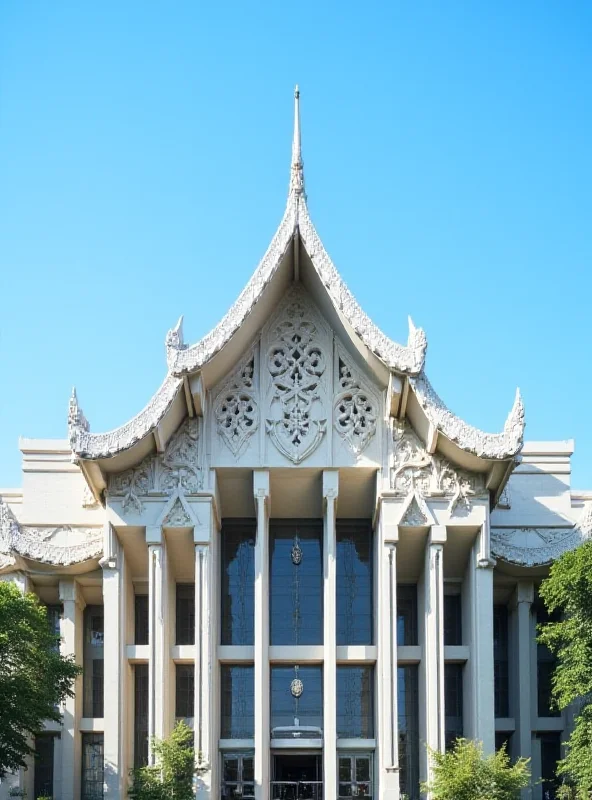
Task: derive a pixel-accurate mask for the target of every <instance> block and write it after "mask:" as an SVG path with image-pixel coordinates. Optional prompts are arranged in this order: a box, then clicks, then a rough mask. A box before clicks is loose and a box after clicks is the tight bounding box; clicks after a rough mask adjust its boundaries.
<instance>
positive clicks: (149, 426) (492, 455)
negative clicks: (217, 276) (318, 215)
mask: <svg viewBox="0 0 592 800" xmlns="http://www.w3.org/2000/svg"><path fill="white" fill-rule="evenodd" d="M299 98H300V93H299V91H298V87H297V88H296V91H295V95H294V105H295V108H294V137H293V145H292V163H291V170H290V185H289V191H288V200H287V204H286V209H285V211H284V215H283V217H282V220H281V222H280V224H279V227H278V229H277V231H276V233H275V235H274V237H273V239H272V241H271V244H270V245H269V247H268V249H267V251H266V253H265V255H264V256H263V258H262V260H261V262H260V263H259V266H258V267H257V269H256V270H255V272H254V273H253V275H252V277H251V279H250V281H249V282H248V284H247V285H246V286H245V288H244V289H243V291H242V292H241V294H240V295H239V297H238V299H237V301H236V302H235V304H234V305H233V306H232V307H231V309H230V310H229V311H228V313H227V314H226V316H225V317H224V318H223V319H222V320H221V322H220V323H219V324H218V325H217V326H216V327H215V328H214V329H213V330H211V331H210V332H209V333H208V334H207V335H206V336H204V337H203V338H202V339H200V340H199V341H198V342H197V343H196V344H193V345H187V344H186V343H185V342H184V340H183V329H182V318H181V319H180V320H179V322H178V323H177V325H176V326H175V327H174V328H172V329H171V330H170V331H169V332H168V334H167V336H166V356H167V366H168V372H167V376H166V378H165V380H164V382H163V383H162V385H161V386H160V388H159V389H158V390H157V392H156V394H155V395H154V396H153V397H152V399H151V400H150V402H149V403H148V405H147V406H146V407H145V408H144V409H143V410H142V411H141V412H140V413H139V414H138V415H137V416H136V417H134V418H133V419H131V420H130V421H129V422H127V423H126V424H125V425H123V426H121V427H120V428H116V429H115V430H112V431H110V432H108V433H98V434H95V433H91V432H90V428H89V425H88V423H87V421H86V419H85V418H84V415H83V414H82V412H81V410H80V407H79V405H78V401H77V398H76V393H75V392H73V395H72V398H71V400H70V408H69V417H68V422H69V439H70V443H71V447H72V452H73V454H74V456H75V457H76V458H78V459H82V460H97V459H105V458H111V457H113V456H115V455H118V454H119V453H122V452H124V451H126V450H128V449H129V448H131V447H133V446H134V445H136V444H137V443H138V442H141V441H142V440H143V439H145V437H147V436H148V435H149V434H150V433H151V432H154V431H155V430H156V429H157V427H158V426H159V425H160V424H161V422H162V421H163V420H164V418H165V416H166V415H167V413H168V412H169V409H171V408H172V407H173V405H174V404H175V403H176V402H177V401H178V400H179V398H181V399H182V395H183V392H184V390H185V391H188V388H187V377H188V376H189V375H192V374H196V373H198V372H199V371H200V370H202V369H203V368H204V367H206V366H207V365H208V364H210V363H211V362H212V360H213V358H214V356H215V355H216V354H217V353H219V352H220V351H221V350H222V349H223V348H224V347H226V346H227V345H230V342H231V340H232V339H233V337H234V335H235V334H236V333H237V331H238V330H239V329H240V328H241V327H242V326H243V324H245V322H246V321H247V320H248V319H249V318H250V317H251V316H253V315H254V312H255V309H256V307H257V305H258V303H259V301H260V300H261V298H262V296H263V294H264V292H265V290H266V288H267V287H269V286H270V284H271V282H272V279H273V278H274V276H275V275H276V274H277V273H278V271H279V270H280V267H281V265H282V264H283V263H284V262H285V259H286V257H287V254H288V253H289V251H290V248H291V245H292V244H293V243H294V242H296V244H297V245H298V247H300V246H302V247H303V248H304V251H305V253H306V255H307V256H308V260H309V261H310V263H311V264H312V266H313V268H314V271H315V273H316V275H317V276H318V278H319V280H320V284H321V285H322V287H323V289H324V291H325V292H326V295H327V297H328V298H329V301H330V304H331V306H332V307H333V309H334V310H335V312H336V314H337V315H338V317H339V318H340V319H341V320H342V321H343V323H344V324H345V325H346V326H347V327H349V329H351V330H352V331H353V332H354V334H355V335H356V336H357V337H358V338H359V340H360V342H361V343H362V344H363V346H364V347H365V348H367V350H368V351H369V353H370V354H372V355H373V356H374V357H375V358H377V359H378V360H379V361H380V362H381V363H382V364H383V365H384V367H386V368H387V370H388V371H390V372H391V373H392V374H393V375H394V376H396V377H397V378H398V379H399V380H400V381H402V383H401V385H402V386H403V388H404V392H405V393H406V394H405V397H407V393H408V394H411V393H413V395H414V396H415V397H416V400H417V405H418V407H420V408H421V409H422V411H423V413H424V415H425V418H426V420H427V423H428V425H429V430H430V435H431V438H432V439H433V446H434V447H435V443H436V440H437V434H438V432H440V433H441V434H442V435H443V436H444V437H445V438H446V439H448V440H449V441H450V442H452V443H453V444H454V445H455V446H456V447H457V448H459V449H460V450H463V451H465V452H466V453H467V454H471V455H473V456H477V457H479V458H481V457H482V458H485V459H493V460H505V459H508V458H511V457H512V456H514V455H515V454H516V453H517V452H518V451H519V449H520V447H521V445H522V435H523V430H524V409H523V406H522V401H521V399H520V395H519V393H517V395H516V401H515V403H514V406H513V408H512V411H511V412H510V415H509V417H508V419H507V421H506V424H505V426H504V430H503V432H501V433H499V434H487V433H484V432H482V431H480V430H478V429H477V428H474V427H473V426H471V425H469V424H468V423H465V422H463V421H462V420H460V419H459V418H458V417H455V416H454V414H452V412H451V411H449V409H448V408H446V406H445V405H444V403H443V402H442V401H441V400H440V398H439V397H438V395H437V394H436V393H435V392H434V390H433V389H432V387H431V385H430V383H429V381H428V380H427V377H426V376H425V373H424V371H423V370H424V361H425V353H426V348H427V341H426V336H425V334H424V332H423V330H422V329H421V328H416V327H415V326H414V325H413V322H412V321H411V319H409V336H408V340H407V344H406V345H401V344H398V343H397V342H394V341H393V340H392V339H390V338H389V337H388V336H387V335H386V334H385V333H383V332H382V331H381V330H380V329H379V328H378V327H377V326H376V325H375V324H374V323H373V322H372V320H371V319H370V318H369V317H368V316H367V314H365V313H364V311H363V310H362V309H361V308H360V306H359V305H358V303H357V301H356V299H355V298H354V296H353V295H352V293H351V292H350V291H349V289H348V288H347V286H346V284H345V283H344V281H343V280H342V278H341V277H340V275H339V273H338V272H337V269H336V268H335V266H334V264H333V262H332V261H331V259H330V257H329V255H328V253H327V251H326V250H325V248H324V246H323V243H322V242H321V240H320V238H319V235H318V234H317V232H316V230H315V227H314V225H313V223H312V220H311V218H310V215H309V211H308V206H307V198H306V191H305V183H304V168H303V162H302V149H301V136H300V100H299ZM401 396H403V392H402V395H401ZM406 404H407V401H405V405H406ZM402 406H403V401H402V400H401V403H400V408H401V407H402ZM403 413H405V412H404V408H403Z"/></svg>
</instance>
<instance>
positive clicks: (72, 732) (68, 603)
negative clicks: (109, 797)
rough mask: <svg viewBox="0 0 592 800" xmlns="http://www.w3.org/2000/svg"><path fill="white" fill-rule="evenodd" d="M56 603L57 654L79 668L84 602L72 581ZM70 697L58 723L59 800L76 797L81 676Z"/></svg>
mask: <svg viewBox="0 0 592 800" xmlns="http://www.w3.org/2000/svg"><path fill="white" fill-rule="evenodd" d="M59 593H60V602H61V603H62V605H63V613H62V618H61V620H60V636H61V637H62V642H61V652H62V653H63V654H64V655H73V656H74V659H75V661H76V663H77V664H80V665H82V653H83V643H84V630H83V623H84V621H83V616H82V612H83V611H84V607H85V605H86V604H85V602H84V599H83V597H82V594H81V593H80V589H79V587H78V584H77V583H76V581H74V580H67V581H60V584H59ZM74 688H75V694H74V697H68V698H66V701H65V703H64V718H63V722H62V735H61V752H62V794H61V797H62V800H77V798H78V797H80V773H81V762H80V732H79V731H80V719H81V717H82V697H83V685H82V676H79V677H78V678H77V679H76V682H75V685H74Z"/></svg>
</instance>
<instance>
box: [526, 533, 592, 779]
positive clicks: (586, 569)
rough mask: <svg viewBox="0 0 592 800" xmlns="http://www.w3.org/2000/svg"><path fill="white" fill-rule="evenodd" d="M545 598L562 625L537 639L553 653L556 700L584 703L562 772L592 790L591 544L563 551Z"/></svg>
mask: <svg viewBox="0 0 592 800" xmlns="http://www.w3.org/2000/svg"><path fill="white" fill-rule="evenodd" d="M540 594H541V597H542V599H543V601H544V603H545V605H546V607H547V609H548V611H549V612H550V613H554V612H560V614H561V618H560V620H559V621H553V622H549V623H547V624H545V625H543V626H541V628H540V630H539V641H540V642H541V643H542V644H545V645H547V647H548V648H549V649H550V650H551V651H552V652H553V653H555V655H556V656H557V667H556V669H555V673H554V675H553V697H554V700H555V702H556V703H557V705H558V706H559V708H566V707H567V706H568V705H570V704H571V703H578V704H579V705H580V713H579V714H578V716H577V719H576V723H575V728H574V730H573V733H572V734H571V737H570V739H569V742H568V750H567V756H566V758H565V759H564V760H563V761H561V762H560V764H559V768H558V772H559V773H560V774H563V775H564V776H566V777H567V778H568V779H569V780H571V781H573V782H574V783H575V785H576V787H577V788H578V789H581V790H582V791H586V792H590V791H592V541H587V542H584V544H582V545H580V547H578V548H576V549H575V550H571V551H568V552H567V553H564V554H563V555H562V556H561V557H560V558H559V559H557V561H555V563H554V564H553V565H552V566H551V570H550V573H549V577H548V578H547V579H546V580H545V581H543V583H542V585H541V589H540Z"/></svg>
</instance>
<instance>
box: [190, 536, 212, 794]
mask: <svg viewBox="0 0 592 800" xmlns="http://www.w3.org/2000/svg"><path fill="white" fill-rule="evenodd" d="M210 637H211V608H210V547H209V545H207V544H196V545H195V708H194V712H193V714H194V728H195V731H194V732H195V752H196V754H197V758H198V766H199V765H200V764H201V765H202V767H203V769H200V771H199V775H198V779H197V797H199V798H204V800H205V798H210V797H211V796H212V770H211V763H212V758H213V753H212V741H211V717H212V659H211V642H210Z"/></svg>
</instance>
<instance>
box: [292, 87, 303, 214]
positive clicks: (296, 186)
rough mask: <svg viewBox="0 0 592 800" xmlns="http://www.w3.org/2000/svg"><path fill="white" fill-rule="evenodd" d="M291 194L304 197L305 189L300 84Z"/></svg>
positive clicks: (295, 110)
mask: <svg viewBox="0 0 592 800" xmlns="http://www.w3.org/2000/svg"><path fill="white" fill-rule="evenodd" d="M290 194H294V195H295V196H296V197H303V198H304V199H305V200H306V192H305V191H304V165H303V163H302V146H301V141H300V89H299V88H298V84H296V87H295V89H294V139H293V141H292V165H291V169H290Z"/></svg>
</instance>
